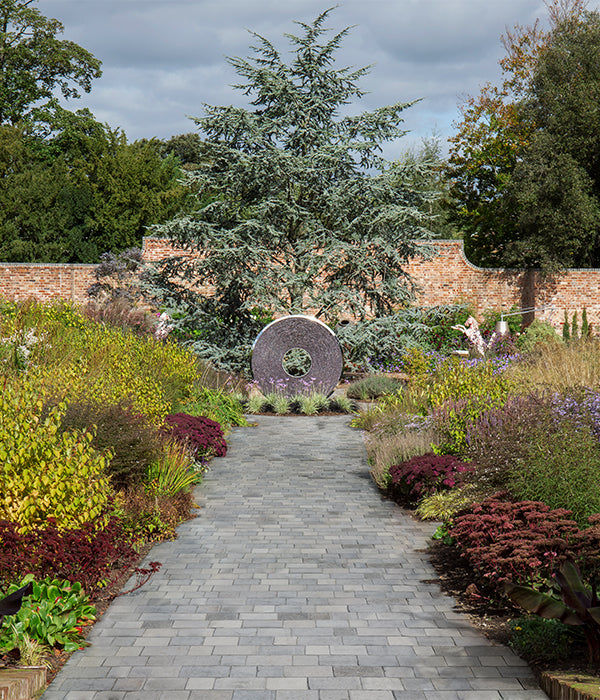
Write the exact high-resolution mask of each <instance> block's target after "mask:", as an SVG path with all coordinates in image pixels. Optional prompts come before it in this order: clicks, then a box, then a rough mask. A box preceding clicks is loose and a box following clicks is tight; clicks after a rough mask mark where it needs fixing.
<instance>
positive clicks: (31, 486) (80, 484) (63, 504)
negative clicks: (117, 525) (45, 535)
mask: <svg viewBox="0 0 600 700" xmlns="http://www.w3.org/2000/svg"><path fill="white" fill-rule="evenodd" d="M19 384H20V386H18V385H17V384H16V383H15V382H5V384H4V390H3V392H2V393H1V394H0V462H2V470H1V471H0V518H3V519H5V520H12V521H14V522H16V523H18V524H19V526H20V528H21V529H22V530H23V531H25V530H28V529H31V528H34V527H36V526H38V525H41V524H43V523H45V522H46V521H47V519H48V518H49V517H55V518H56V519H57V521H58V522H59V523H60V525H61V527H63V528H69V527H78V526H81V525H83V524H84V523H87V522H93V521H98V523H99V524H100V521H101V520H102V519H106V505H107V503H108V500H109V498H110V496H111V494H112V488H111V485H110V481H109V478H108V476H107V473H106V467H107V457H106V456H105V455H103V454H102V453H100V452H98V451H97V450H95V449H94V448H93V446H92V440H93V434H92V433H88V432H85V433H82V432H79V431H62V430H61V426H62V417H63V415H64V411H65V406H64V405H60V406H58V407H56V408H53V409H51V410H50V412H49V413H48V415H47V416H46V417H44V416H43V403H42V401H41V399H40V397H39V395H38V394H37V393H36V391H35V390H34V389H33V388H32V387H31V386H30V385H29V384H28V382H26V381H25V380H22V381H20V382H19Z"/></svg>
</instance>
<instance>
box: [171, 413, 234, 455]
mask: <svg viewBox="0 0 600 700" xmlns="http://www.w3.org/2000/svg"><path fill="white" fill-rule="evenodd" d="M165 432H167V433H168V434H169V435H170V436H171V437H174V438H175V439H176V440H179V441H181V442H183V443H184V444H185V445H187V447H188V448H189V449H190V451H191V452H192V454H193V456H194V458H195V459H196V460H198V461H199V460H201V459H203V458H204V459H206V458H209V457H213V456H214V457H224V456H225V455H226V453H227V443H226V442H225V438H224V437H223V429H222V428H221V426H220V425H219V423H217V422H216V421H214V420H211V419H210V418H204V417H203V416H190V415H188V414H187V413H172V414H171V415H168V416H167V417H166V418H165Z"/></svg>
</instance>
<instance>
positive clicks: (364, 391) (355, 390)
mask: <svg viewBox="0 0 600 700" xmlns="http://www.w3.org/2000/svg"><path fill="white" fill-rule="evenodd" d="M401 390H402V384H401V383H400V382H399V381H398V380H397V379H393V378H392V377H387V376H386V375H385V374H370V375H368V376H367V377H365V378H364V379H359V380H358V381H356V382H352V384H350V385H349V386H348V388H347V389H346V396H349V397H350V398H351V399H359V400H360V401H367V400H369V399H377V398H379V397H380V396H383V394H395V393H398V392H399V391H401Z"/></svg>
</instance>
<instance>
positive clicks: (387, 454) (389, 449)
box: [365, 416, 435, 491]
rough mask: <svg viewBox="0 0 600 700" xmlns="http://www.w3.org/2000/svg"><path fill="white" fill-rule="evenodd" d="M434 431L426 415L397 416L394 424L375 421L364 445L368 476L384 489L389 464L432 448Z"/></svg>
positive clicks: (387, 478) (386, 487)
mask: <svg viewBox="0 0 600 700" xmlns="http://www.w3.org/2000/svg"><path fill="white" fill-rule="evenodd" d="M434 442H435V432H434V431H433V430H432V428H431V426H430V423H429V422H428V421H427V419H419V418H418V417H413V418H412V419H411V420H410V421H409V419H408V418H407V417H406V416H396V418H395V420H394V422H393V424H389V423H387V422H382V423H376V424H375V425H374V426H373V429H372V431H371V432H369V433H368V434H367V436H366V440H365V443H366V448H367V455H368V459H369V465H370V467H371V476H372V477H373V479H374V480H375V483H376V484H377V485H378V486H379V488H380V489H382V490H384V491H386V490H387V489H388V487H389V482H390V467H391V466H392V465H393V464H399V463H401V462H406V461H408V460H409V459H411V458H412V457H416V456H420V455H424V454H427V453H428V452H431V447H432V444H433V443H434Z"/></svg>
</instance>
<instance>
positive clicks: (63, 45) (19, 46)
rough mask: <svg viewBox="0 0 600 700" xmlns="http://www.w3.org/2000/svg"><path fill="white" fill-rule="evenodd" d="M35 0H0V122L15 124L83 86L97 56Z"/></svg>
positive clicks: (95, 72)
mask: <svg viewBox="0 0 600 700" xmlns="http://www.w3.org/2000/svg"><path fill="white" fill-rule="evenodd" d="M35 2H37V0H0V124H17V123H18V122H20V121H22V120H23V119H26V118H29V117H31V116H32V110H33V109H34V108H35V107H36V106H39V105H40V104H42V103H43V102H44V101H48V100H53V94H54V91H55V90H56V89H57V88H58V89H60V91H61V93H62V95H63V97H78V96H79V89H81V90H83V91H84V92H89V91H90V89H91V83H92V80H93V79H94V78H98V77H100V75H102V71H101V70H100V66H101V62H100V61H99V60H98V59H97V58H95V57H94V56H93V55H92V54H91V53H90V52H89V51H86V50H85V49H83V48H82V47H81V46H78V45H77V44H75V43H74V42H72V41H67V40H65V39H59V38H58V35H60V34H61V33H62V32H63V30H64V27H63V25H62V24H61V22H59V21H58V20H56V19H51V18H48V17H44V15H42V14H41V13H40V11H39V10H38V9H37V8H36V7H34V6H33V5H34V3H35Z"/></svg>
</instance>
